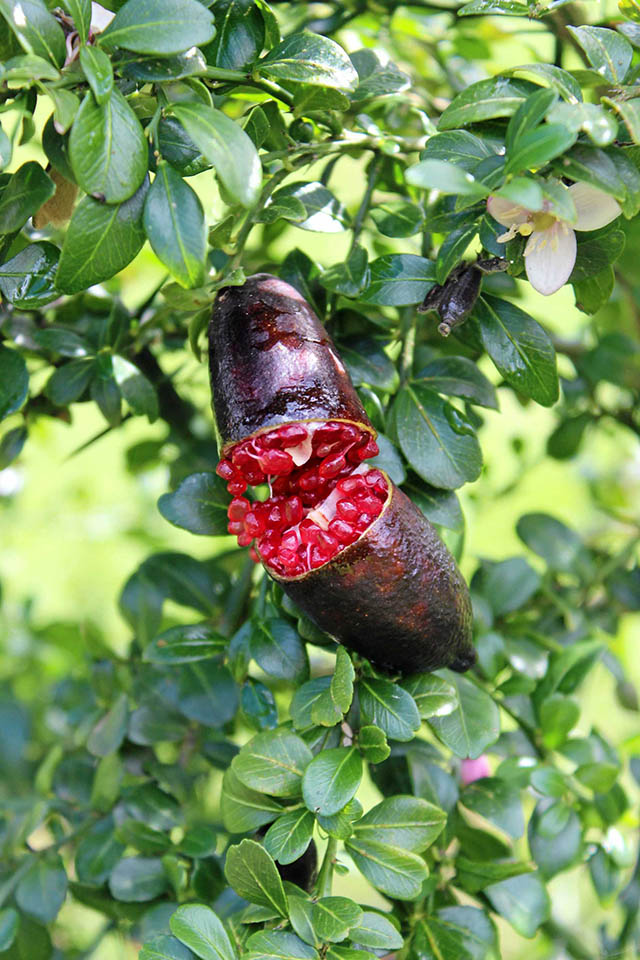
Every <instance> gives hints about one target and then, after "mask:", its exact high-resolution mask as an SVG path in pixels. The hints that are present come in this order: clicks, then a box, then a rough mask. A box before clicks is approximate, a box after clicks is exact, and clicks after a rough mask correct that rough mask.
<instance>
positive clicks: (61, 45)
mask: <svg viewBox="0 0 640 960" xmlns="http://www.w3.org/2000/svg"><path fill="white" fill-rule="evenodd" d="M0 13H1V14H2V16H3V17H4V18H5V20H6V21H7V23H8V25H9V27H10V28H11V30H13V32H14V34H15V35H16V37H17V38H18V42H19V43H20V46H21V47H22V49H23V50H26V52H27V53H32V54H35V56H37V57H43V59H45V60H50V61H51V63H55V64H56V66H58V67H59V66H62V64H63V63H64V59H65V57H66V54H67V50H66V45H65V38H64V33H63V31H62V27H61V26H60V24H59V23H58V21H57V20H56V19H55V18H54V17H53V16H52V15H51V14H50V13H49V11H48V10H47V6H46V4H45V3H44V2H43V0H0Z"/></svg>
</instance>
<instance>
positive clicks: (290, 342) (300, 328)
mask: <svg viewBox="0 0 640 960" xmlns="http://www.w3.org/2000/svg"><path fill="white" fill-rule="evenodd" d="M209 370H210V375H211V391H212V394H213V407H214V412H215V415H216V420H217V423H218V430H219V432H220V436H221V438H222V452H223V453H224V452H226V450H227V449H228V448H229V447H230V446H232V445H233V444H234V443H237V442H238V441H239V440H245V439H246V438H247V437H248V436H250V435H251V434H253V433H255V432H256V431H261V430H265V429H267V428H272V427H275V426H279V425H280V424H283V423H291V422H296V421H300V420H336V419H338V420H352V421H355V422H356V423H359V424H361V425H362V426H364V427H367V428H368V429H372V428H371V424H370V423H369V420H368V417H367V415H366V413H365V411H364V408H363V406H362V404H361V403H360V400H359V398H358V395H357V393H356V391H355V389H354V387H353V384H352V383H351V379H350V377H349V374H348V372H347V370H346V368H345V366H344V364H343V362H342V360H341V359H340V357H339V355H338V353H337V351H336V348H335V347H334V345H333V342H332V341H331V338H330V337H329V335H328V333H327V332H326V330H325V329H324V327H323V326H322V324H321V323H320V321H319V320H318V318H317V317H316V315H315V313H314V312H313V310H312V309H311V307H310V306H309V304H308V303H307V302H306V300H305V299H304V298H303V297H302V295H301V294H300V293H298V291H297V290H296V289H295V287H292V286H290V284H288V283H285V282H284V280H280V279H278V277H273V276H271V275H270V274H268V273H257V274H255V275H254V276H252V277H249V278H248V279H247V281H246V283H244V284H243V286H241V287H224V288H223V289H222V290H221V291H220V293H219V294H218V297H217V299H216V302H215V306H214V308H213V313H212V316H211V322H210V324H209Z"/></svg>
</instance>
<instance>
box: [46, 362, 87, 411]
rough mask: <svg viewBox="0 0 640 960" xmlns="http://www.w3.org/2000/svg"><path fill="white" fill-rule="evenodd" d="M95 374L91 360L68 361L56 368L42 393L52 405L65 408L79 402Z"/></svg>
mask: <svg viewBox="0 0 640 960" xmlns="http://www.w3.org/2000/svg"><path fill="white" fill-rule="evenodd" d="M94 374H95V361H94V360H93V359H91V358H86V359H82V360H70V361H69V363H65V364H64V365H63V366H61V367H58V368H57V369H56V370H54V372H53V373H52V375H51V376H50V377H49V379H48V381H47V383H46V385H45V388H44V392H45V394H46V396H47V397H49V399H50V400H51V402H52V403H55V405H56V406H58V407H66V406H67V405H68V404H70V403H74V402H75V401H76V400H79V399H80V397H81V396H82V394H83V393H84V392H85V390H86V389H87V387H88V385H89V381H90V380H91V378H92V377H93V376H94Z"/></svg>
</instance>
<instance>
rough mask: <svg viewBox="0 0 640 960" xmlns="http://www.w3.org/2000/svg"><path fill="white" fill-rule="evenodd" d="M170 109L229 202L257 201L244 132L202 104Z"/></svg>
mask: <svg viewBox="0 0 640 960" xmlns="http://www.w3.org/2000/svg"><path fill="white" fill-rule="evenodd" d="M130 2H131V0H130ZM194 2H195V0H194ZM171 109H172V112H173V113H174V115H175V116H176V117H177V119H178V120H179V121H180V123H181V124H182V126H183V127H184V128H185V130H186V131H187V133H188V135H189V136H190V137H191V139H192V140H193V142H194V143H195V145H196V146H197V148H198V149H199V150H200V152H201V153H202V155H203V156H204V157H206V158H207V160H208V161H209V162H210V163H212V164H213V166H214V167H215V171H216V173H217V175H218V179H219V180H220V182H221V184H222V186H223V187H224V189H225V190H226V191H227V193H228V194H229V195H230V197H231V198H232V200H233V201H234V202H237V203H240V204H242V206H243V207H251V206H252V205H253V204H254V203H255V202H256V200H257V199H258V193H259V191H260V187H261V184H262V168H261V166H260V159H259V157H258V153H257V151H256V148H255V147H254V145H253V143H252V141H251V140H250V139H249V137H248V136H247V134H246V133H245V132H244V130H243V129H242V128H241V127H240V126H239V125H238V124H237V123H234V121H233V120H231V119H230V118H229V117H227V116H226V114H224V113H222V112H221V111H220V110H214V109H213V107H208V106H206V105H205V104H204V103H186V102H184V103H175V104H173V105H172V108H171Z"/></svg>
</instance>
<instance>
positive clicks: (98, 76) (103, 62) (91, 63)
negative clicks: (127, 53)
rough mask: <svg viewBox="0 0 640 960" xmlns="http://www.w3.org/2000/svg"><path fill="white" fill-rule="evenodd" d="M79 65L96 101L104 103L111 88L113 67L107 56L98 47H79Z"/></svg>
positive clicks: (109, 94)
mask: <svg viewBox="0 0 640 960" xmlns="http://www.w3.org/2000/svg"><path fill="white" fill-rule="evenodd" d="M80 65H81V67H82V69H83V71H84V75H85V77H86V78H87V80H88V82H89V86H90V87H91V92H92V93H93V95H94V97H95V99H96V102H97V103H98V104H100V105H102V104H103V103H106V102H107V100H108V99H109V97H110V96H111V91H112V90H113V69H112V67H111V61H110V60H109V57H108V56H107V55H106V53H105V52H104V51H103V50H100V48H99V47H90V46H85V47H81V48H80Z"/></svg>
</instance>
